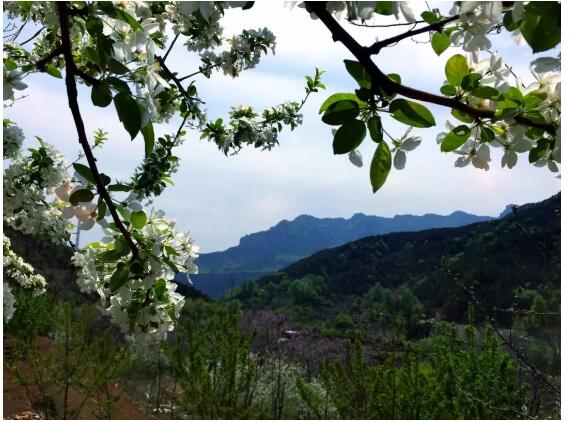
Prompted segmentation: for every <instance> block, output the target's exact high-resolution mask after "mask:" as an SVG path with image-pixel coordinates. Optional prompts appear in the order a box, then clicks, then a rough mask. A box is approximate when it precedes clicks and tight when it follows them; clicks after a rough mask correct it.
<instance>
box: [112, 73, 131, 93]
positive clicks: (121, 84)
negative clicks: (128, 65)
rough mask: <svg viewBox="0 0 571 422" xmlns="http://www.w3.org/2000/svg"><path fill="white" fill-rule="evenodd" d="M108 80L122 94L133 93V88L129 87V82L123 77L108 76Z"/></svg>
mask: <svg viewBox="0 0 571 422" xmlns="http://www.w3.org/2000/svg"><path fill="white" fill-rule="evenodd" d="M107 82H108V83H109V85H111V86H112V87H113V88H114V89H115V90H116V91H117V92H120V93H122V94H128V95H131V88H129V84H128V83H127V82H125V81H124V80H122V79H119V78H115V77H109V78H107Z"/></svg>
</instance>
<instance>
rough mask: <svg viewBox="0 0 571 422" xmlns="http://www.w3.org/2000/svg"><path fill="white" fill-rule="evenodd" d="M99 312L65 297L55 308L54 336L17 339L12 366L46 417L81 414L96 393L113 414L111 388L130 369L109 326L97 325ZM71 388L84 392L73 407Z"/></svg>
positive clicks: (29, 396)
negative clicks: (16, 354) (31, 340)
mask: <svg viewBox="0 0 571 422" xmlns="http://www.w3.org/2000/svg"><path fill="white" fill-rule="evenodd" d="M94 315H95V310H94V309H93V308H90V307H88V306H86V305H84V306H80V307H74V306H73V305H72V304H70V303H64V304H62V305H60V306H59V307H57V308H56V309H55V312H54V314H53V319H52V320H51V321H52V323H53V330H50V334H51V335H53V340H51V341H49V342H47V345H44V346H42V347H40V344H42V343H41V342H43V343H44V344H45V343H46V342H45V338H44V340H42V339H41V338H36V342H35V343H33V344H29V343H28V342H27V343H26V344H22V345H19V344H18V343H16V347H17V349H18V350H19V351H20V352H19V353H20V354H21V361H12V362H10V363H9V370H10V371H12V372H13V373H14V375H15V376H16V379H17V380H18V382H19V383H20V384H21V385H23V386H25V388H26V392H27V395H28V399H29V400H30V402H31V403H32V405H33V406H34V408H35V409H37V410H38V411H40V412H41V414H42V415H43V417H45V418H56V419H67V418H71V419H74V418H77V417H78V415H79V414H80V412H81V411H82V409H83V408H84V406H85V405H86V403H87V402H88V400H90V399H91V398H99V399H100V400H99V402H100V403H102V404H103V405H104V406H106V408H105V409H101V411H102V412H104V413H103V414H102V416H103V418H110V417H111V416H112V410H113V409H112V408H113V401H111V402H109V400H108V399H109V397H110V396H111V395H112V394H111V393H110V390H109V388H110V387H111V384H112V383H113V382H114V381H116V380H117V379H118V378H117V377H118V375H119V374H120V373H121V372H122V371H124V370H125V369H126V363H127V361H126V360H125V356H126V355H125V353H124V348H123V346H121V345H120V344H118V343H117V341H116V339H114V338H113V336H112V334H111V332H110V331H107V332H103V333H100V332H98V330H97V329H96V328H95V329H94V327H93V326H92V323H93V318H94ZM23 328H25V327H24V326H18V329H19V330H22V329H23ZM37 334H41V333H39V332H38V333H37ZM40 341H41V342H40ZM72 391H74V392H75V394H77V393H78V392H79V393H81V400H79V401H78V402H77V404H76V405H75V406H74V407H73V408H72V407H70V405H69V404H70V400H69V399H70V395H71V394H72Z"/></svg>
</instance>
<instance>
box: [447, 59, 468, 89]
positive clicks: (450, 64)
mask: <svg viewBox="0 0 571 422" xmlns="http://www.w3.org/2000/svg"><path fill="white" fill-rule="evenodd" d="M444 71H445V73H446V79H447V80H448V82H450V84H452V85H454V86H459V85H460V84H461V83H462V79H463V78H464V76H466V75H467V74H468V73H469V72H470V68H469V67H468V62H467V61H466V57H464V56H463V55H461V54H455V55H454V56H452V57H450V58H449V59H448V61H447V62H446V67H445V68H444Z"/></svg>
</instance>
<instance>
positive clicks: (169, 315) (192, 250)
mask: <svg viewBox="0 0 571 422" xmlns="http://www.w3.org/2000/svg"><path fill="white" fill-rule="evenodd" d="M174 226H175V223H174V221H171V220H166V219H165V218H164V213H163V212H162V211H158V212H156V213H151V215H150V216H149V219H148V221H147V222H146V224H145V225H144V226H143V227H142V228H140V229H137V230H135V229H133V230H131V235H132V236H133V238H134V239H136V241H137V246H138V247H139V248H140V250H139V254H138V256H136V257H134V256H133V255H132V254H131V252H130V251H129V249H128V246H127V244H126V243H125V241H124V239H123V237H122V235H121V234H120V233H118V232H116V231H112V230H111V228H110V227H108V228H107V229H105V232H106V234H107V235H108V237H107V238H104V239H102V241H101V242H96V243H93V244H91V245H88V247H86V249H85V250H83V251H81V252H77V253H76V254H75V255H74V257H73V262H74V264H75V265H76V266H77V267H79V271H78V284H79V286H80V288H81V289H82V290H83V291H86V292H91V293H97V294H98V295H99V297H100V298H101V305H102V308H103V309H105V311H106V313H108V314H109V315H110V317H111V320H112V322H113V323H115V324H117V325H118V326H119V327H120V328H121V330H122V331H123V332H124V333H127V334H129V335H130V336H132V339H133V340H135V341H139V342H147V341H152V340H157V339H164V338H166V335H167V333H168V332H169V331H172V330H173V329H174V324H175V320H176V319H177V318H178V316H179V313H180V310H181V309H182V307H183V305H184V297H183V296H182V295H180V294H178V293H176V292H175V290H176V284H175V283H173V282H171V281H170V280H172V279H173V278H174V275H175V274H176V273H177V272H185V273H187V274H188V273H196V272H197V267H196V265H195V264H194V260H195V259H196V258H197V257H198V247H197V246H196V245H195V244H194V242H193V240H192V238H191V237H190V235H189V234H188V233H186V234H183V233H180V232H177V231H176V230H175V227H174Z"/></svg>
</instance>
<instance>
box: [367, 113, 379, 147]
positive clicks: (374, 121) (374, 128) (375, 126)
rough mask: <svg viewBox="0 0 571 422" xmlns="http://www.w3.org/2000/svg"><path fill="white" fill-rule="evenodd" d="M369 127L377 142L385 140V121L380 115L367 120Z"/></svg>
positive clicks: (372, 136) (374, 140) (372, 137)
mask: <svg viewBox="0 0 571 422" xmlns="http://www.w3.org/2000/svg"><path fill="white" fill-rule="evenodd" d="M367 127H368V128H369V135H370V136H371V139H372V140H373V142H376V143H377V144H378V143H380V142H383V123H382V122H381V118H380V117H379V116H372V117H370V118H369V120H368V121H367Z"/></svg>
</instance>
